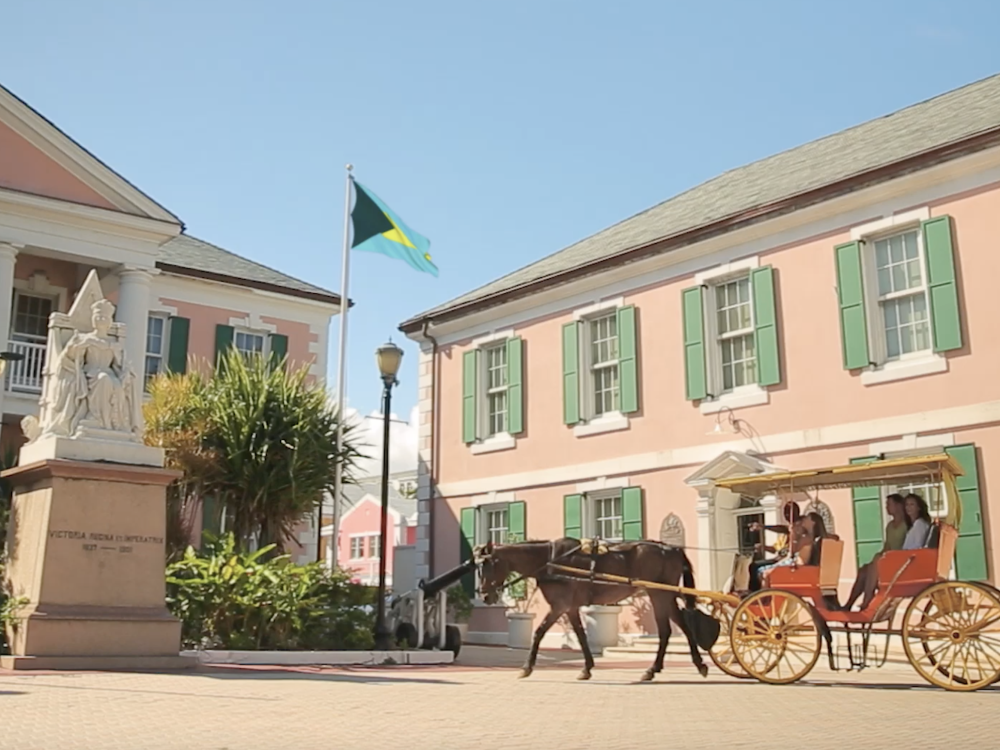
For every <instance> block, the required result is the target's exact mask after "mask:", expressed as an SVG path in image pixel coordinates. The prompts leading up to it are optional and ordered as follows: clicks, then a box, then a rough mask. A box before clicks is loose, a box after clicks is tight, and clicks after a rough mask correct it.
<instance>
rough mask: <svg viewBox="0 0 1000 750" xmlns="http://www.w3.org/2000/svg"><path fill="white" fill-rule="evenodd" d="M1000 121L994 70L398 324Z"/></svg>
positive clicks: (717, 182)
mask: <svg viewBox="0 0 1000 750" xmlns="http://www.w3.org/2000/svg"><path fill="white" fill-rule="evenodd" d="M997 127H1000V75H994V76H991V77H990V78H986V79H984V80H981V81H978V82H976V83H972V84H969V85H967V86H964V87H962V88H959V89H955V90H954V91H950V92H948V93H946V94H942V95H940V96H937V97H934V98H933V99H929V100H927V101H924V102H921V103H919V104H915V105H912V106H910V107H907V108H905V109H902V110H899V111H898V112H895V113H893V114H890V115H887V116H884V117H880V118H878V119H876V120H871V121H869V122H866V123H864V124H862V125H857V126H855V127H852V128H849V129H847V130H843V131H841V132H839V133H836V134H834V135H830V136H826V137H824V138H820V139H819V140H816V141H812V142H810V143H807V144H805V145H802V146H797V147H796V148H792V149H790V150H788V151H784V152H782V153H779V154H776V155H774V156H769V157H767V158H764V159H761V160H760V161H756V162H753V163H751V164H748V165H746V166H743V167H739V168H737V169H733V170H730V171H728V172H724V173H723V174H721V175H719V176H718V177H714V178H713V179H711V180H708V181H707V182H704V183H702V184H700V185H698V186H696V187H694V188H691V189H690V190H687V191H686V192H683V193H680V194H679V195H676V196H674V197H673V198H670V199H669V200H666V201H664V202H663V203H660V204H658V205H656V206H653V207H652V208H649V209H647V210H645V211H643V212H641V213H638V214H636V215H635V216H632V217H631V218H628V219H625V220H624V221H622V222H619V223H618V224H615V225H613V226H611V227H609V228H607V229H604V230H602V231H600V232H598V233H597V234H595V235H592V236H590V237H588V238H586V239H584V240H581V241H580V242H577V243H575V244H573V245H570V246H569V247H566V248H564V249H562V250H560V251H558V252H556V253H554V254H552V255H549V256H548V257H545V258H542V259H541V260H539V261H536V262H534V263H532V264H530V265H528V266H525V267H524V268H521V269H520V270H517V271H514V272H513V273H510V274H508V275H506V276H503V277H501V278H499V279H497V280H495V281H492V282H490V283H489V284H486V285H485V286H481V287H479V288H478V289H475V290H473V291H471V292H468V293H467V294H464V295H462V296H460V297H456V298H455V299H453V300H451V301H450V302H446V303H444V304H442V305H438V306H437V307H434V308H431V309H430V310H427V311H426V312H424V313H421V314H420V315H418V316H415V317H414V318H411V319H410V320H409V321H406V322H405V323H403V327H407V326H409V325H413V324H414V323H416V322H417V321H419V320H421V319H423V318H427V317H432V316H434V315H436V314H439V313H443V312H445V311H447V310H449V309H451V308H453V307H457V306H459V305H463V304H467V303H470V302H475V301H477V300H480V299H482V298H484V297H488V296H490V295H493V294H497V293H502V292H505V291H507V290H510V289H513V288H516V287H520V286H522V285H524V284H529V283H531V282H535V281H539V280H541V279H544V278H546V277H551V276H554V275H558V274H560V273H564V272H566V271H570V270H572V269H575V268H578V267H580V266H583V265H586V264H588V263H591V262H594V261H598V260H602V259H606V258H610V257H612V256H614V255H617V254H620V253H623V252H626V251H629V250H632V249H635V248H637V247H641V246H643V245H647V244H649V243H651V242H654V241H657V240H661V239H666V238H669V237H673V236H676V235H681V234H683V233H685V232H690V231H692V230H695V229H698V228H700V227H703V226H705V225H708V224H711V223H713V222H716V221H720V220H722V219H726V218H728V217H733V216H737V215H739V214H742V213H744V212H746V211H749V210H752V209H754V208H758V207H761V206H766V205H768V204H771V203H774V202H776V201H780V200H782V199H786V198H790V197H792V196H795V195H797V194H800V193H803V192H806V191H809V190H814V189H817V188H821V187H825V186H828V185H832V184H835V183H837V182H840V181H842V180H845V179H847V178H850V177H853V176H856V175H859V174H862V173H865V172H870V171H871V170H874V169H878V168H879V167H883V166H887V165H889V164H892V163H894V162H897V161H900V160H902V159H906V158H909V157H914V156H917V155H919V154H921V153H923V152H926V151H930V150H932V149H935V148H940V147H942V146H946V145H948V144H951V143H954V142H957V141H961V140H963V139H966V138H968V137H970V136H973V135H976V134H978V133H982V132H984V131H989V130H991V129H994V128H997Z"/></svg>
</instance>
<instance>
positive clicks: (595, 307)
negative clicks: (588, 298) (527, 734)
mask: <svg viewBox="0 0 1000 750" xmlns="http://www.w3.org/2000/svg"><path fill="white" fill-rule="evenodd" d="M624 306H625V298H624V297H615V298H614V299H606V300H602V301H600V302H594V303H593V304H590V305H587V306H586V307H581V308H579V309H577V310H574V311H573V319H574V320H583V319H584V318H589V317H590V316H591V315H596V314H597V313H602V312H606V311H608V310H617V309H618V308H619V307H624Z"/></svg>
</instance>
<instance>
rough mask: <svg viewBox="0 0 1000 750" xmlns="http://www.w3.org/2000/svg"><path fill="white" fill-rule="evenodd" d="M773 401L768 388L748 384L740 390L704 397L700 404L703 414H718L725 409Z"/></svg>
mask: <svg viewBox="0 0 1000 750" xmlns="http://www.w3.org/2000/svg"><path fill="white" fill-rule="evenodd" d="M769 403H771V394H770V392H769V391H768V390H767V388H762V387H761V386H759V385H748V386H744V387H743V388H740V389H739V390H735V391H731V392H729V393H723V394H722V395H721V396H719V397H718V398H714V399H707V398H706V399H703V400H702V401H701V402H700V403H699V404H698V411H700V412H701V413H702V414H718V413H719V412H720V411H722V410H723V409H743V408H745V407H748V406H763V405H765V404H769Z"/></svg>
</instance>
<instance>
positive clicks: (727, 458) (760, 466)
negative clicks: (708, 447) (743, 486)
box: [684, 451, 781, 487]
mask: <svg viewBox="0 0 1000 750" xmlns="http://www.w3.org/2000/svg"><path fill="white" fill-rule="evenodd" d="M774 471H781V468H780V467H778V466H775V465H774V464H771V463H768V462H767V461H765V460H763V459H761V458H757V457H756V456H752V455H750V454H748V453H742V452H740V451H723V452H722V453H720V454H719V455H718V456H716V457H715V458H713V459H712V460H711V461H709V462H708V463H706V464H705V465H704V466H702V467H701V468H700V469H698V471H696V472H695V473H694V474H692V475H691V476H689V477H688V478H687V479H685V480H684V482H685V483H686V484H687V485H688V486H690V487H698V486H702V485H706V484H711V483H712V482H713V481H714V480H716V479H729V478H731V477H745V476H750V475H752V474H767V473H770V472H774Z"/></svg>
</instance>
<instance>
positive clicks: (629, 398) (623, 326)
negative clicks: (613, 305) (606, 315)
mask: <svg viewBox="0 0 1000 750" xmlns="http://www.w3.org/2000/svg"><path fill="white" fill-rule="evenodd" d="M638 348H639V346H638V341H637V339H636V330H635V305H629V306H628V307H621V308H619V309H618V387H619V394H620V395H619V404H618V408H619V411H621V413H622V414H631V413H632V412H636V411H639V367H638V357H637V351H638Z"/></svg>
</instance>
